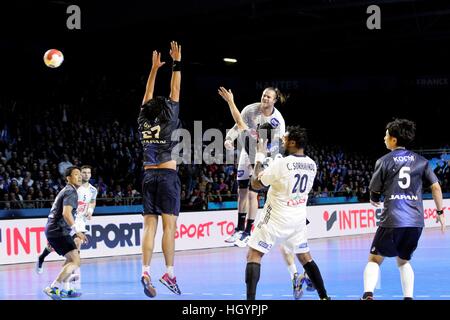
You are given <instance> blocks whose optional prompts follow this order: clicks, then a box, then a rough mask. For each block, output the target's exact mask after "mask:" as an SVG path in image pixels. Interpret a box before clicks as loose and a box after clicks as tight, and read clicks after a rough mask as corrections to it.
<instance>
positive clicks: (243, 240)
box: [234, 231, 250, 248]
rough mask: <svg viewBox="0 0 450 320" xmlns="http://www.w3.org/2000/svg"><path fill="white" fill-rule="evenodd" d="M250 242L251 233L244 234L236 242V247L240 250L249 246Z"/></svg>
mask: <svg viewBox="0 0 450 320" xmlns="http://www.w3.org/2000/svg"><path fill="white" fill-rule="evenodd" d="M248 240H250V233H247V232H245V231H244V232H242V234H241V237H240V238H239V239H238V240H236V242H235V243H234V245H235V246H238V247H239V248H245V247H246V246H247V243H248Z"/></svg>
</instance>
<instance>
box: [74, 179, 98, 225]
mask: <svg viewBox="0 0 450 320" xmlns="http://www.w3.org/2000/svg"><path fill="white" fill-rule="evenodd" d="M77 193H78V208H77V218H78V217H83V218H84V217H86V215H87V212H88V209H89V204H90V203H91V201H93V200H95V199H96V198H97V189H96V188H95V187H94V186H93V185H91V184H90V183H89V184H88V185H87V186H84V185H81V186H80V187H79V188H78V189H77Z"/></svg>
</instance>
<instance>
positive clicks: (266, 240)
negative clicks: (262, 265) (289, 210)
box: [248, 214, 309, 254]
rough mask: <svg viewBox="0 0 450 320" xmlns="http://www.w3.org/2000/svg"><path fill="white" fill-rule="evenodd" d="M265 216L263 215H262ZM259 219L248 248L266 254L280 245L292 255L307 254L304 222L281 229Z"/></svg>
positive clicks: (270, 222) (307, 247)
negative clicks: (276, 245)
mask: <svg viewBox="0 0 450 320" xmlns="http://www.w3.org/2000/svg"><path fill="white" fill-rule="evenodd" d="M263 215H265V214H263ZM264 220H265V219H264V217H263V218H262V219H260V221H259V222H258V224H257V225H256V227H255V229H254V230H253V233H252V234H251V236H250V240H249V241H248V246H249V247H251V248H253V249H255V250H257V251H259V252H262V253H268V252H269V251H270V249H272V248H273V247H274V246H275V244H276V243H277V242H278V243H280V244H281V245H282V246H283V247H284V249H285V251H287V252H291V253H293V254H299V253H307V252H309V246H308V239H307V229H306V221H305V223H304V224H302V225H296V226H291V225H287V226H284V227H283V228H281V227H280V226H278V225H276V224H275V223H273V222H272V221H270V220H269V221H268V222H267V223H266V222H265V221H264Z"/></svg>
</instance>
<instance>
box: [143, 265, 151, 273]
mask: <svg viewBox="0 0 450 320" xmlns="http://www.w3.org/2000/svg"><path fill="white" fill-rule="evenodd" d="M144 272H147V273H148V274H150V266H142V274H144Z"/></svg>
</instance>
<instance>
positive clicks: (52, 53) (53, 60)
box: [44, 49, 64, 68]
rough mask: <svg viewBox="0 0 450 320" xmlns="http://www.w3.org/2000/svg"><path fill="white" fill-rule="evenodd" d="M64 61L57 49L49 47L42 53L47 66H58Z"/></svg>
mask: <svg viewBox="0 0 450 320" xmlns="http://www.w3.org/2000/svg"><path fill="white" fill-rule="evenodd" d="M63 61H64V56H63V54H62V52H61V51H59V50H57V49H50V50H47V52H46V53H45V54H44V62H45V65H46V66H47V67H49V68H58V67H59V66H60V65H61V63H63Z"/></svg>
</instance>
